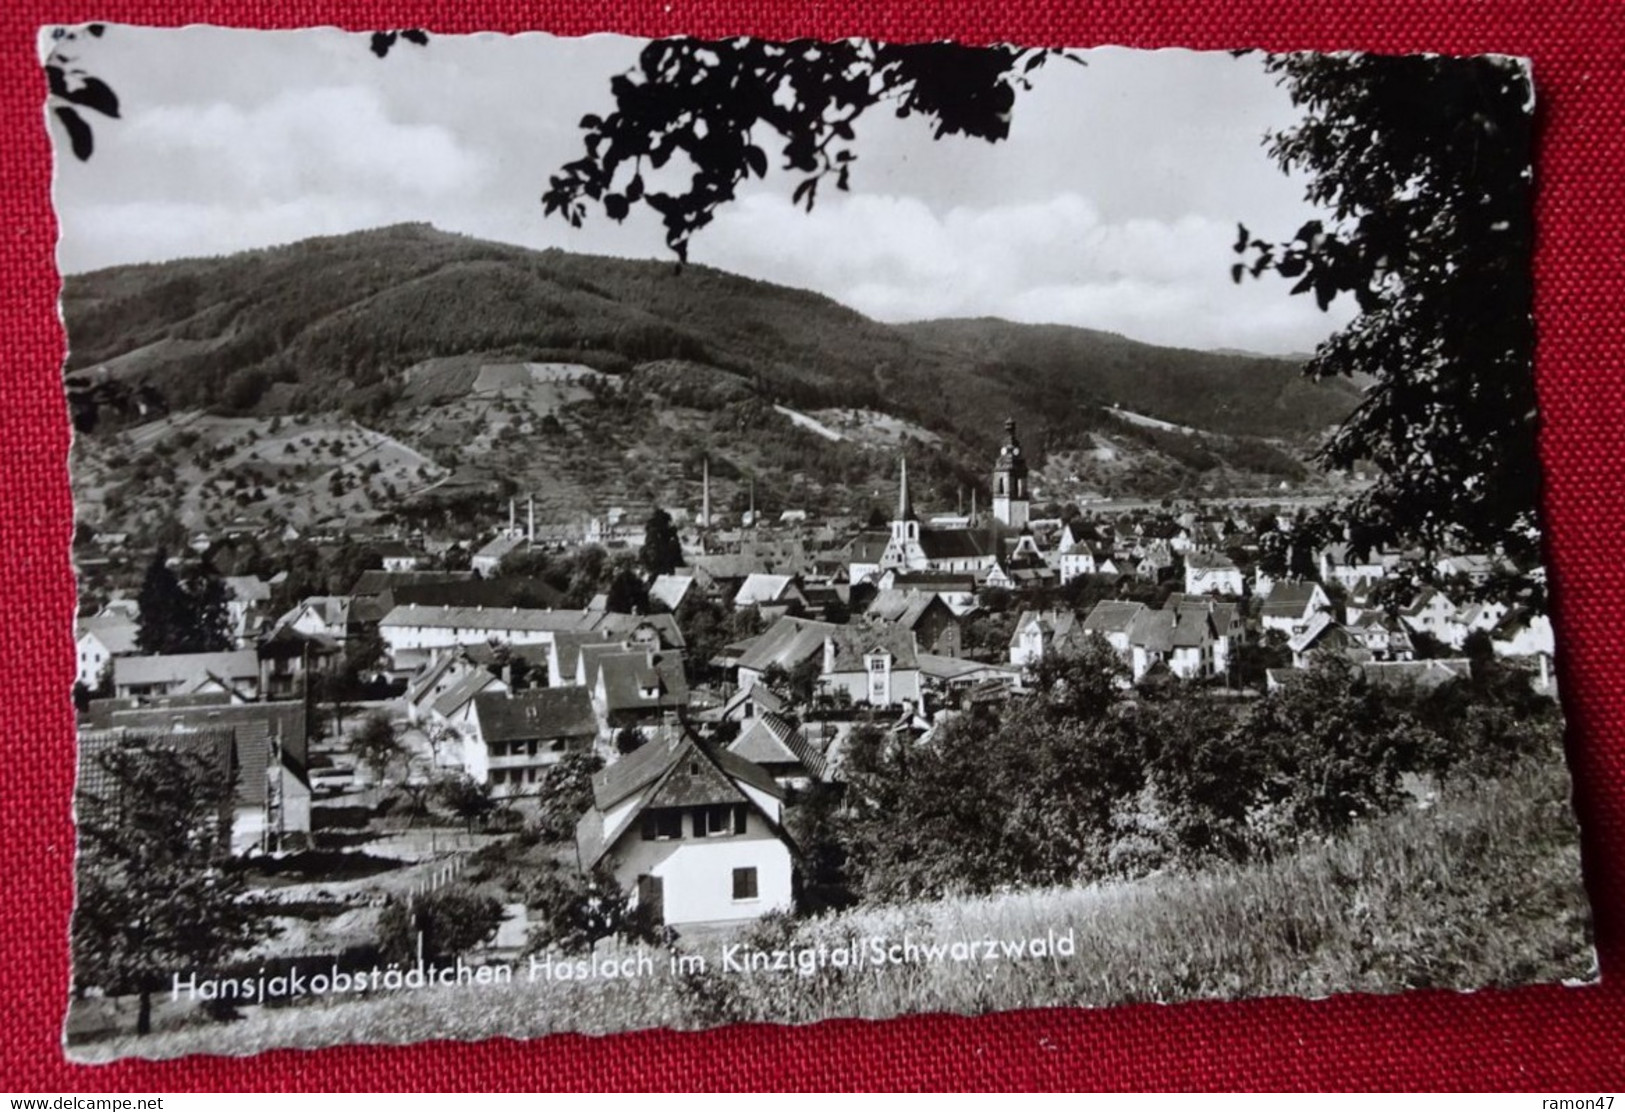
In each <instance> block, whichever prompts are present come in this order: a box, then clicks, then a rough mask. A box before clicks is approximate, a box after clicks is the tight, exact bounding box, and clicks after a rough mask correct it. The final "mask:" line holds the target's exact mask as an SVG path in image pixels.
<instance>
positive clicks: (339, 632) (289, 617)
mask: <svg viewBox="0 0 1625 1112" xmlns="http://www.w3.org/2000/svg"><path fill="white" fill-rule="evenodd" d="M283 627H288V628H291V629H293V630H294V631H295V632H297V633H303V634H305V635H306V636H308V637H326V638H329V639H331V640H333V641H337V642H338V643H339V644H343V643H344V640H345V638H347V637H348V636H349V635H350V596H348V595H313V596H311V597H310V598H307V599H305V600H304V601H302V602H300V603H299V604H298V605H297V606H295V607H294V608H293V609H291V610H289V611H288V612H287V613H285V614H283V615H282V616H281V617H280V618H278V619H277V620H276V624H275V625H274V626H273V627H272V628H273V629H282V628H283Z"/></svg>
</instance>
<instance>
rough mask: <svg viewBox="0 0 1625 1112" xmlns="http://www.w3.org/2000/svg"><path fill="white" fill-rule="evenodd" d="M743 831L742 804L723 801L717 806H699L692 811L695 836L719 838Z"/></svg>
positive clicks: (743, 814)
mask: <svg viewBox="0 0 1625 1112" xmlns="http://www.w3.org/2000/svg"><path fill="white" fill-rule="evenodd" d="M744 832H745V807H744V804H727V803H724V804H722V805H721V806H718V807H701V808H699V809H698V810H696V811H695V812H694V836H695V837H696V838H721V837H726V836H727V835H729V834H743V833H744Z"/></svg>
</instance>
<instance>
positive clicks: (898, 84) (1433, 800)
mask: <svg viewBox="0 0 1625 1112" xmlns="http://www.w3.org/2000/svg"><path fill="white" fill-rule="evenodd" d="M1244 45H1245V44H1238V46H1244ZM39 46H40V61H41V64H42V65H43V67H44V69H45V72H46V76H47V78H48V83H49V96H48V98H47V101H46V103H45V104H44V105H43V112H42V126H43V127H44V128H45V129H46V130H47V131H48V132H49V135H50V139H51V142H52V145H53V149H54V155H55V167H56V173H55V181H54V202H55V208H56V214H57V219H58V223H59V230H60V238H59V241H58V250H57V260H58V265H59V268H60V271H61V275H62V289H61V315H62V320H63V325H64V329H65V332H66V335H67V349H68V354H67V359H66V364H65V366H64V368H63V384H64V390H65V394H66V406H65V410H64V412H65V414H66V416H67V417H68V419H70V420H71V421H72V424H73V446H72V451H71V483H72V489H73V497H74V507H75V525H74V535H73V557H74V566H75V574H76V577H77V585H78V610H77V616H76V620H75V627H74V631H73V636H74V639H75V643H76V646H77V679H76V682H75V684H74V686H73V690H72V693H71V698H72V700H73V703H74V706H75V708H76V711H77V765H78V782H77V788H76V791H75V798H74V815H75V823H76V829H77V851H76V852H77V857H76V865H75V877H76V883H75V911H74V916H73V922H72V930H71V939H70V940H69V946H70V949H71V963H72V975H71V985H70V999H69V1000H68V1001H66V1002H65V1005H66V1007H65V1020H64V1031H63V1042H64V1048H65V1052H66V1054H67V1055H68V1057H69V1058H70V1059H72V1060H74V1061H80V1062H104V1061H112V1060H115V1059H119V1058H125V1057H146V1058H171V1057H177V1056H182V1055H188V1054H215V1055H245V1054H254V1053H258V1052H260V1051H264V1050H269V1049H273V1048H282V1047H306V1048H314V1047H324V1046H333V1045H340V1044H349V1043H390V1044H399V1043H410V1042H417V1041H423V1040H438V1039H455V1040H478V1039H486V1038H493V1037H511V1038H538V1037H542V1036H546V1035H549V1034H553V1033H561V1032H576V1033H590V1034H610V1033H615V1032H624V1031H637V1030H644V1029H650V1028H673V1029H698V1028H709V1027H715V1026H719V1025H726V1024H734V1023H773V1024H805V1023H812V1022H818V1021H822V1020H831V1019H847V1018H865V1019H885V1018H889V1017H895V1016H901V1015H910V1014H917V1013H951V1014H962V1015H974V1014H980V1013H987V1012H993V1011H1006V1010H1017V1009H1032V1008H1080V1007H1081V1008H1102V1007H1110V1006H1115V1005H1129V1004H1143V1003H1162V1004H1177V1003H1181V1002H1186V1001H1198V1000H1235V999H1242V998H1250V997H1268V996H1295V997H1305V998H1321V997H1326V996H1329V995H1333V994H1338V993H1396V992H1403V991H1409V990H1453V991H1473V990H1478V989H1483V988H1490V987H1510V986H1519V985H1527V984H1546V985H1557V984H1562V985H1581V984H1587V983H1590V982H1592V981H1593V980H1595V978H1596V975H1597V967H1596V958H1595V954H1594V951H1593V948H1592V927H1591V915H1590V910H1589V907H1588V903H1587V899H1586V893H1585V888H1584V885H1583V884H1582V879H1581V862H1580V838H1579V830H1578V827H1577V825H1576V822H1575V817H1574V811H1573V808H1572V805H1571V783H1570V778H1569V772H1568V765H1567V762H1566V759H1565V746H1570V747H1573V746H1582V745H1585V744H1586V739H1585V738H1583V737H1575V736H1566V734H1565V726H1564V718H1563V714H1562V709H1561V704H1560V698H1559V695H1560V675H1561V668H1560V666H1559V665H1560V659H1561V652H1560V650H1559V647H1558V642H1559V641H1560V640H1561V633H1562V628H1561V621H1560V620H1558V621H1557V623H1556V625H1557V628H1556V629H1555V630H1554V615H1553V608H1552V606H1551V605H1550V600H1549V594H1548V583H1547V577H1546V574H1545V570H1544V565H1543V544H1544V542H1543V538H1542V534H1541V521H1540V497H1541V483H1540V460H1539V453H1538V451H1537V433H1538V429H1539V419H1538V409H1537V398H1536V391H1535V379H1534V373H1533V357H1534V346H1535V345H1534V333H1533V328H1532V324H1531V317H1530V303H1531V254H1532V247H1533V237H1534V225H1533V221H1532V211H1531V208H1532V196H1533V192H1534V189H1535V184H1536V183H1535V180H1534V176H1533V173H1532V170H1531V153H1532V148H1533V138H1534V132H1535V102H1536V75H1535V74H1533V73H1532V72H1531V69H1530V67H1529V66H1528V64H1527V63H1526V62H1525V61H1523V60H1521V59H1518V58H1514V57H1507V56H1500V55H1484V56H1471V57H1445V56H1432V55H1430V56H1422V55H1414V56H1381V55H1371V54H1307V53H1305V54H1265V53H1260V52H1255V51H1248V50H1245V49H1238V50H1235V51H1228V52H1227V51H1211V52H1197V51H1186V50H1160V51H1139V50H1129V49H1122V48H1091V49H1069V48H1066V47H1059V46H1051V45H1044V46H1018V45H1011V44H996V45H961V44H956V43H950V42H917V43H887V42H878V41H872V40H867V39H847V40H841V41H818V40H811V39H805V40H798V41H785V42H773V41H767V40H762V39H752V38H737V39H729V40H718V41H707V40H700V39H691V38H675V39H661V40H646V39H635V38H629V37H623V36H615V35H594V36H588V37H583V38H559V37H553V36H549V35H543V34H524V35H514V36H503V35H461V36H459V35H445V34H440V33H437V32H435V31H433V30H427V31H425V30H420V29H411V28H397V29H383V30H378V31H374V32H356V31H344V30H338V29H333V28H323V29H310V30H303V31H277V32H273V31H256V30H243V29H230V28H220V27H206V26H192V27H185V28H153V27H138V26H128V25H119V24H87V25H76V26H69V27H51V28H45V29H42V31H41V33H40V40H39ZM62 697H63V699H64V700H66V699H68V698H69V693H68V692H67V691H64V692H63V693H62Z"/></svg>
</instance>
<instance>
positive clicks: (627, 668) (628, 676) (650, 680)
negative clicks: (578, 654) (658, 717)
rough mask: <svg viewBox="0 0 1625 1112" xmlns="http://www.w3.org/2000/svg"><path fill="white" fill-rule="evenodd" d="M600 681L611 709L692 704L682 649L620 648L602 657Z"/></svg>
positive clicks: (636, 708)
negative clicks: (656, 650) (666, 650)
mask: <svg viewBox="0 0 1625 1112" xmlns="http://www.w3.org/2000/svg"><path fill="white" fill-rule="evenodd" d="M598 682H599V683H600V684H601V685H602V687H603V689H604V703H605V707H606V709H608V710H609V711H611V712H614V711H618V710H653V709H655V708H657V707H665V708H674V707H684V706H687V705H688V678H687V677H686V676H685V675H684V674H683V658H682V656H681V655H680V654H678V653H669V652H651V651H649V650H641V651H638V652H620V653H615V654H613V655H608V656H604V657H602V658H601V659H600V660H599V661H598Z"/></svg>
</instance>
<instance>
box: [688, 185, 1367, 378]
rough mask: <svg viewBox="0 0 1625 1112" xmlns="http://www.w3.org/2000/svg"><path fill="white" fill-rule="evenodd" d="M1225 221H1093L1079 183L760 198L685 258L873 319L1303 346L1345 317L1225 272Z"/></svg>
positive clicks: (717, 226) (1269, 347) (734, 211)
mask: <svg viewBox="0 0 1625 1112" xmlns="http://www.w3.org/2000/svg"><path fill="white" fill-rule="evenodd" d="M1235 231H1236V229H1235V225H1234V223H1230V222H1221V221H1218V220H1214V219H1212V218H1209V217H1206V216H1201V215H1196V214H1185V215H1182V216H1177V217H1174V218H1171V219H1152V218H1134V219H1126V220H1122V221H1119V222H1108V221H1105V220H1103V219H1102V217H1101V215H1100V212H1099V210H1098V209H1097V208H1096V207H1095V206H1094V205H1093V204H1092V203H1091V202H1090V201H1089V199H1088V198H1086V197H1083V196H1081V195H1079V194H1077V193H1071V192H1065V193H1061V194H1059V195H1057V196H1054V197H1052V198H1049V199H1047V200H1043V201H1031V202H1021V203H1011V204H998V205H988V206H979V207H978V206H956V207H950V208H946V209H944V210H941V211H937V210H934V209H933V208H932V207H930V206H928V205H927V204H926V203H925V202H924V201H922V200H919V199H917V198H913V197H902V196H874V195H869V196H854V197H841V198H837V199H835V200H834V201H832V202H821V203H820V204H819V206H818V207H817V208H815V209H814V210H813V212H812V213H811V214H807V213H803V212H800V211H799V210H797V209H795V208H793V207H792V206H791V205H790V203H789V201H788V200H787V199H785V198H784V197H782V196H779V195H777V194H768V193H757V194H753V195H751V196H749V197H746V198H744V199H742V200H741V201H739V202H737V203H736V204H735V205H734V206H733V207H732V208H730V209H727V210H725V211H723V212H722V213H721V214H719V215H718V217H717V220H716V221H715V223H714V224H713V225H712V226H711V227H710V228H708V229H706V230H705V231H704V232H702V233H701V234H700V236H699V237H697V238H696V240H695V244H694V256H695V259H696V261H700V262H706V263H710V264H712V265H716V266H720V267H723V268H725V269H729V270H735V271H739V272H741V273H745V274H750V275H753V276H758V277H764V278H770V279H772V280H773V281H777V282H783V283H786V284H790V285H798V286H805V287H808V288H810V289H815V290H818V291H820V292H822V293H825V294H828V295H829V296H831V297H834V298H835V299H837V300H839V301H842V302H844V303H846V304H849V305H851V306H853V307H854V308H856V309H858V310H859V311H860V312H863V313H866V314H868V315H869V316H872V317H875V318H877V319H879V320H885V321H901V320H921V319H929V318H932V317H950V316H966V315H994V316H1000V317H1004V318H1006V319H1009V320H1015V321H1024V322H1051V323H1059V324H1072V325H1078V326H1080V327H1086V328H1099V329H1105V330H1107V331H1112V332H1120V333H1123V334H1124V335H1128V336H1132V337H1134V338H1136V339H1142V340H1146V341H1149V342H1152V343H1160V344H1170V345H1176V346H1182V347H1196V348H1213V347H1236V348H1248V349H1254V350H1264V351H1295V350H1303V349H1306V348H1312V347H1313V346H1314V344H1315V343H1317V342H1318V341H1319V340H1320V339H1322V338H1323V337H1324V336H1325V335H1326V334H1327V333H1328V332H1329V331H1330V330H1331V329H1332V328H1333V327H1335V326H1336V325H1338V324H1340V323H1342V321H1343V320H1344V319H1345V318H1344V317H1343V316H1342V315H1339V314H1325V313H1321V312H1320V311H1319V310H1318V309H1316V308H1315V306H1314V305H1313V303H1312V302H1310V301H1308V300H1307V299H1304V298H1292V297H1289V296H1288V295H1287V291H1286V288H1285V287H1284V286H1283V285H1282V284H1281V283H1280V282H1279V281H1272V280H1269V279H1265V280H1263V281H1258V282H1255V281H1252V280H1251V279H1248V280H1246V281H1244V282H1243V283H1242V284H1241V285H1239V286H1238V285H1236V284H1235V283H1233V282H1232V281H1231V278H1230V273H1229V268H1230V264H1231V263H1232V262H1233V261H1234V260H1235V255H1234V253H1233V252H1232V251H1231V245H1232V243H1233V241H1234V238H1235Z"/></svg>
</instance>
